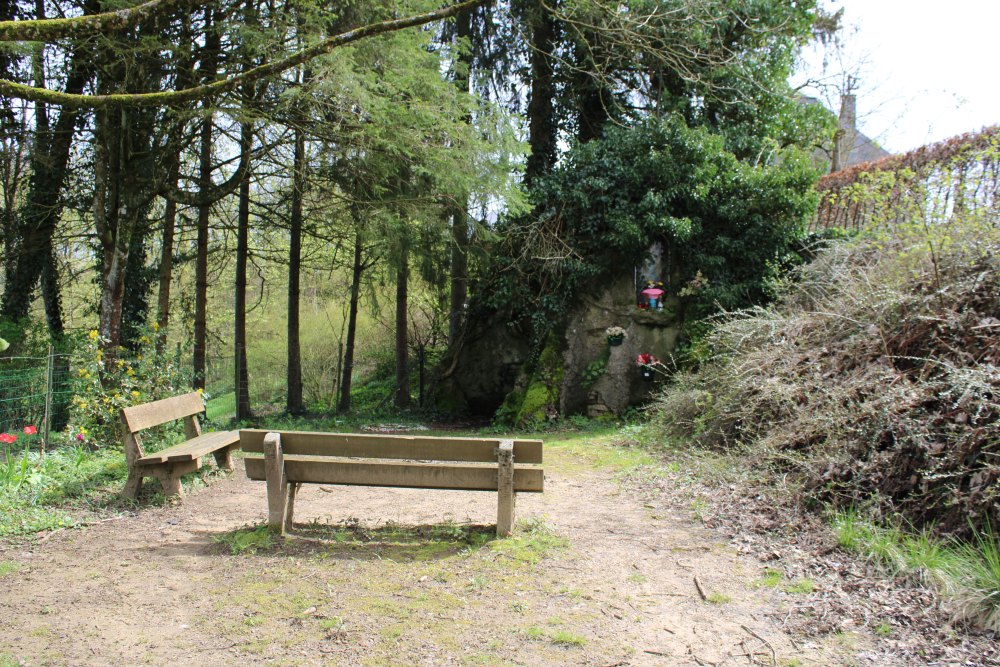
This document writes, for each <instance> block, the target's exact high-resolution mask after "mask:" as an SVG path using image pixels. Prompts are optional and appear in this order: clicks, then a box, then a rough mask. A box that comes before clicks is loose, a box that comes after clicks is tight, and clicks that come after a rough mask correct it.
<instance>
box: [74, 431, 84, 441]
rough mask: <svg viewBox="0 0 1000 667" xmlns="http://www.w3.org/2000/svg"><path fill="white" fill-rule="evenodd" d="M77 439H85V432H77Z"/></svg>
mask: <svg viewBox="0 0 1000 667" xmlns="http://www.w3.org/2000/svg"><path fill="white" fill-rule="evenodd" d="M76 439H77V440H79V441H80V442H83V441H84V439H85V438H84V437H83V433H77V434H76Z"/></svg>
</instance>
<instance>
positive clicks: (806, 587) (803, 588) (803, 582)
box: [785, 579, 814, 593]
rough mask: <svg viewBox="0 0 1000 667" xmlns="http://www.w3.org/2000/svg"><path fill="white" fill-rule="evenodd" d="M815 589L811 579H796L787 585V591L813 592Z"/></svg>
mask: <svg viewBox="0 0 1000 667" xmlns="http://www.w3.org/2000/svg"><path fill="white" fill-rule="evenodd" d="M813 589H814V586H813V582H812V580H811V579H796V580H795V581H793V582H792V583H790V584H788V585H787V586H785V592H786V593H812V592H813Z"/></svg>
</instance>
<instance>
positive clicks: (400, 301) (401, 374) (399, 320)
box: [395, 243, 410, 408]
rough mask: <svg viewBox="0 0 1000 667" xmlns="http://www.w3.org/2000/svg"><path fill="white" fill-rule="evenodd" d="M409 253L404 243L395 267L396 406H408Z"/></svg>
mask: <svg viewBox="0 0 1000 667" xmlns="http://www.w3.org/2000/svg"><path fill="white" fill-rule="evenodd" d="M408 263H409V254H408V252H407V248H406V245H405V243H404V245H403V248H402V251H401V252H400V257H399V266H397V267H396V398H395V402H396V407H397V408H407V407H409V406H410V359H409V340H408V337H407V332H406V323H407V307H406V306H407V287H408V285H407V283H408V281H409V266H408Z"/></svg>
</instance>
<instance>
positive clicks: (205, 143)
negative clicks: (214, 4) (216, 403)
mask: <svg viewBox="0 0 1000 667" xmlns="http://www.w3.org/2000/svg"><path fill="white" fill-rule="evenodd" d="M214 23H215V10H214V9H213V8H211V7H206V8H205V55H204V57H203V59H202V62H201V67H200V68H199V73H200V74H201V75H202V78H203V80H204V81H205V82H208V81H211V80H213V79H214V78H215V71H216V56H217V55H218V52H219V48H220V38H219V33H218V32H217V31H216V29H215V25H214ZM210 104H211V102H210V101H209V100H207V99H206V100H203V101H202V108H205V109H208V107H209V106H210ZM213 125H214V123H213V121H212V114H211V113H208V115H207V116H206V117H205V119H204V120H203V121H202V124H201V145H200V147H199V151H198V187H199V190H200V194H201V195H202V196H203V197H205V196H206V195H207V194H208V192H209V191H210V190H211V189H212V129H213ZM211 208H212V204H211V203H210V202H209V201H208V200H207V199H203V201H201V202H199V206H198V241H197V247H196V257H195V268H194V290H195V292H194V354H193V366H194V368H193V371H194V376H193V378H192V385H193V386H194V388H195V389H204V388H205V380H206V378H205V358H206V353H207V346H208V232H209V229H208V224H209V220H210V213H211Z"/></svg>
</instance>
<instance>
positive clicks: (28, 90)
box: [0, 0, 490, 109]
mask: <svg viewBox="0 0 1000 667" xmlns="http://www.w3.org/2000/svg"><path fill="white" fill-rule="evenodd" d="M154 1H156V0H154ZM164 1H168V0H164ZM486 2H490V0H465V1H464V2H460V3H458V4H456V5H451V6H449V7H444V8H442V9H438V10H435V11H432V12H427V13H424V14H416V15H413V16H407V17H405V18H401V19H391V20H388V21H380V22H378V23H372V24H370V25H366V26H362V27H360V28H355V29H354V30H348V31H347V32H343V33H340V34H339V35H334V36H333V37H329V38H327V39H324V40H322V41H320V42H318V43H316V44H314V45H312V46H310V47H307V48H305V49H302V50H300V51H298V52H296V53H293V54H291V55H290V56H287V57H285V58H282V59H280V60H276V61H274V62H271V63H266V64H263V65H259V66H257V67H254V68H252V69H249V70H246V71H245V72H242V73H240V74H237V75H235V76H232V77H230V78H228V79H220V80H219V81H213V82H212V83H206V84H202V85H200V86H193V87H191V88H185V89H182V90H172V91H162V92H155V93H115V94H111V95H73V94H71V93H63V92H59V91H56V90H48V89H46V88H36V87H34V86H28V85H25V84H22V83H17V82H15V81H9V80H6V79H0V95H6V96H8V97H14V98H18V99H24V100H33V101H35V102H47V103H49V104H56V105H59V106H62V107H74V108H89V109H97V108H106V107H110V106H116V105H121V106H131V107H154V106H165V105H168V104H176V103H179V102H190V101H192V100H198V99H201V98H203V97H208V96H210V95H216V94H219V93H224V92H227V91H230V90H232V89H233V88H236V87H237V86H240V85H242V84H245V83H249V82H251V81H255V80H257V79H261V78H264V77H268V76H273V75H276V74H280V73H282V72H284V71H286V70H289V69H292V68H293V67H297V66H298V65H302V64H303V63H306V62H308V61H310V60H312V59H313V58H316V57H318V56H321V55H323V54H325V53H329V52H330V51H333V50H334V49H336V48H338V47H341V46H345V45H347V44H351V43H352V42H357V41H360V40H362V39H365V38H368V37H373V36H375V35H381V34H384V33H388V32H395V31H397V30H403V29H404V28H411V27H414V26H418V25H423V24H425V23H431V22H433V21H439V20H441V19H445V18H448V17H451V16H455V15H456V14H460V13H461V12H464V11H468V10H470V9H473V8H474V7H477V6H479V5H482V4H484V3H486Z"/></svg>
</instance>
